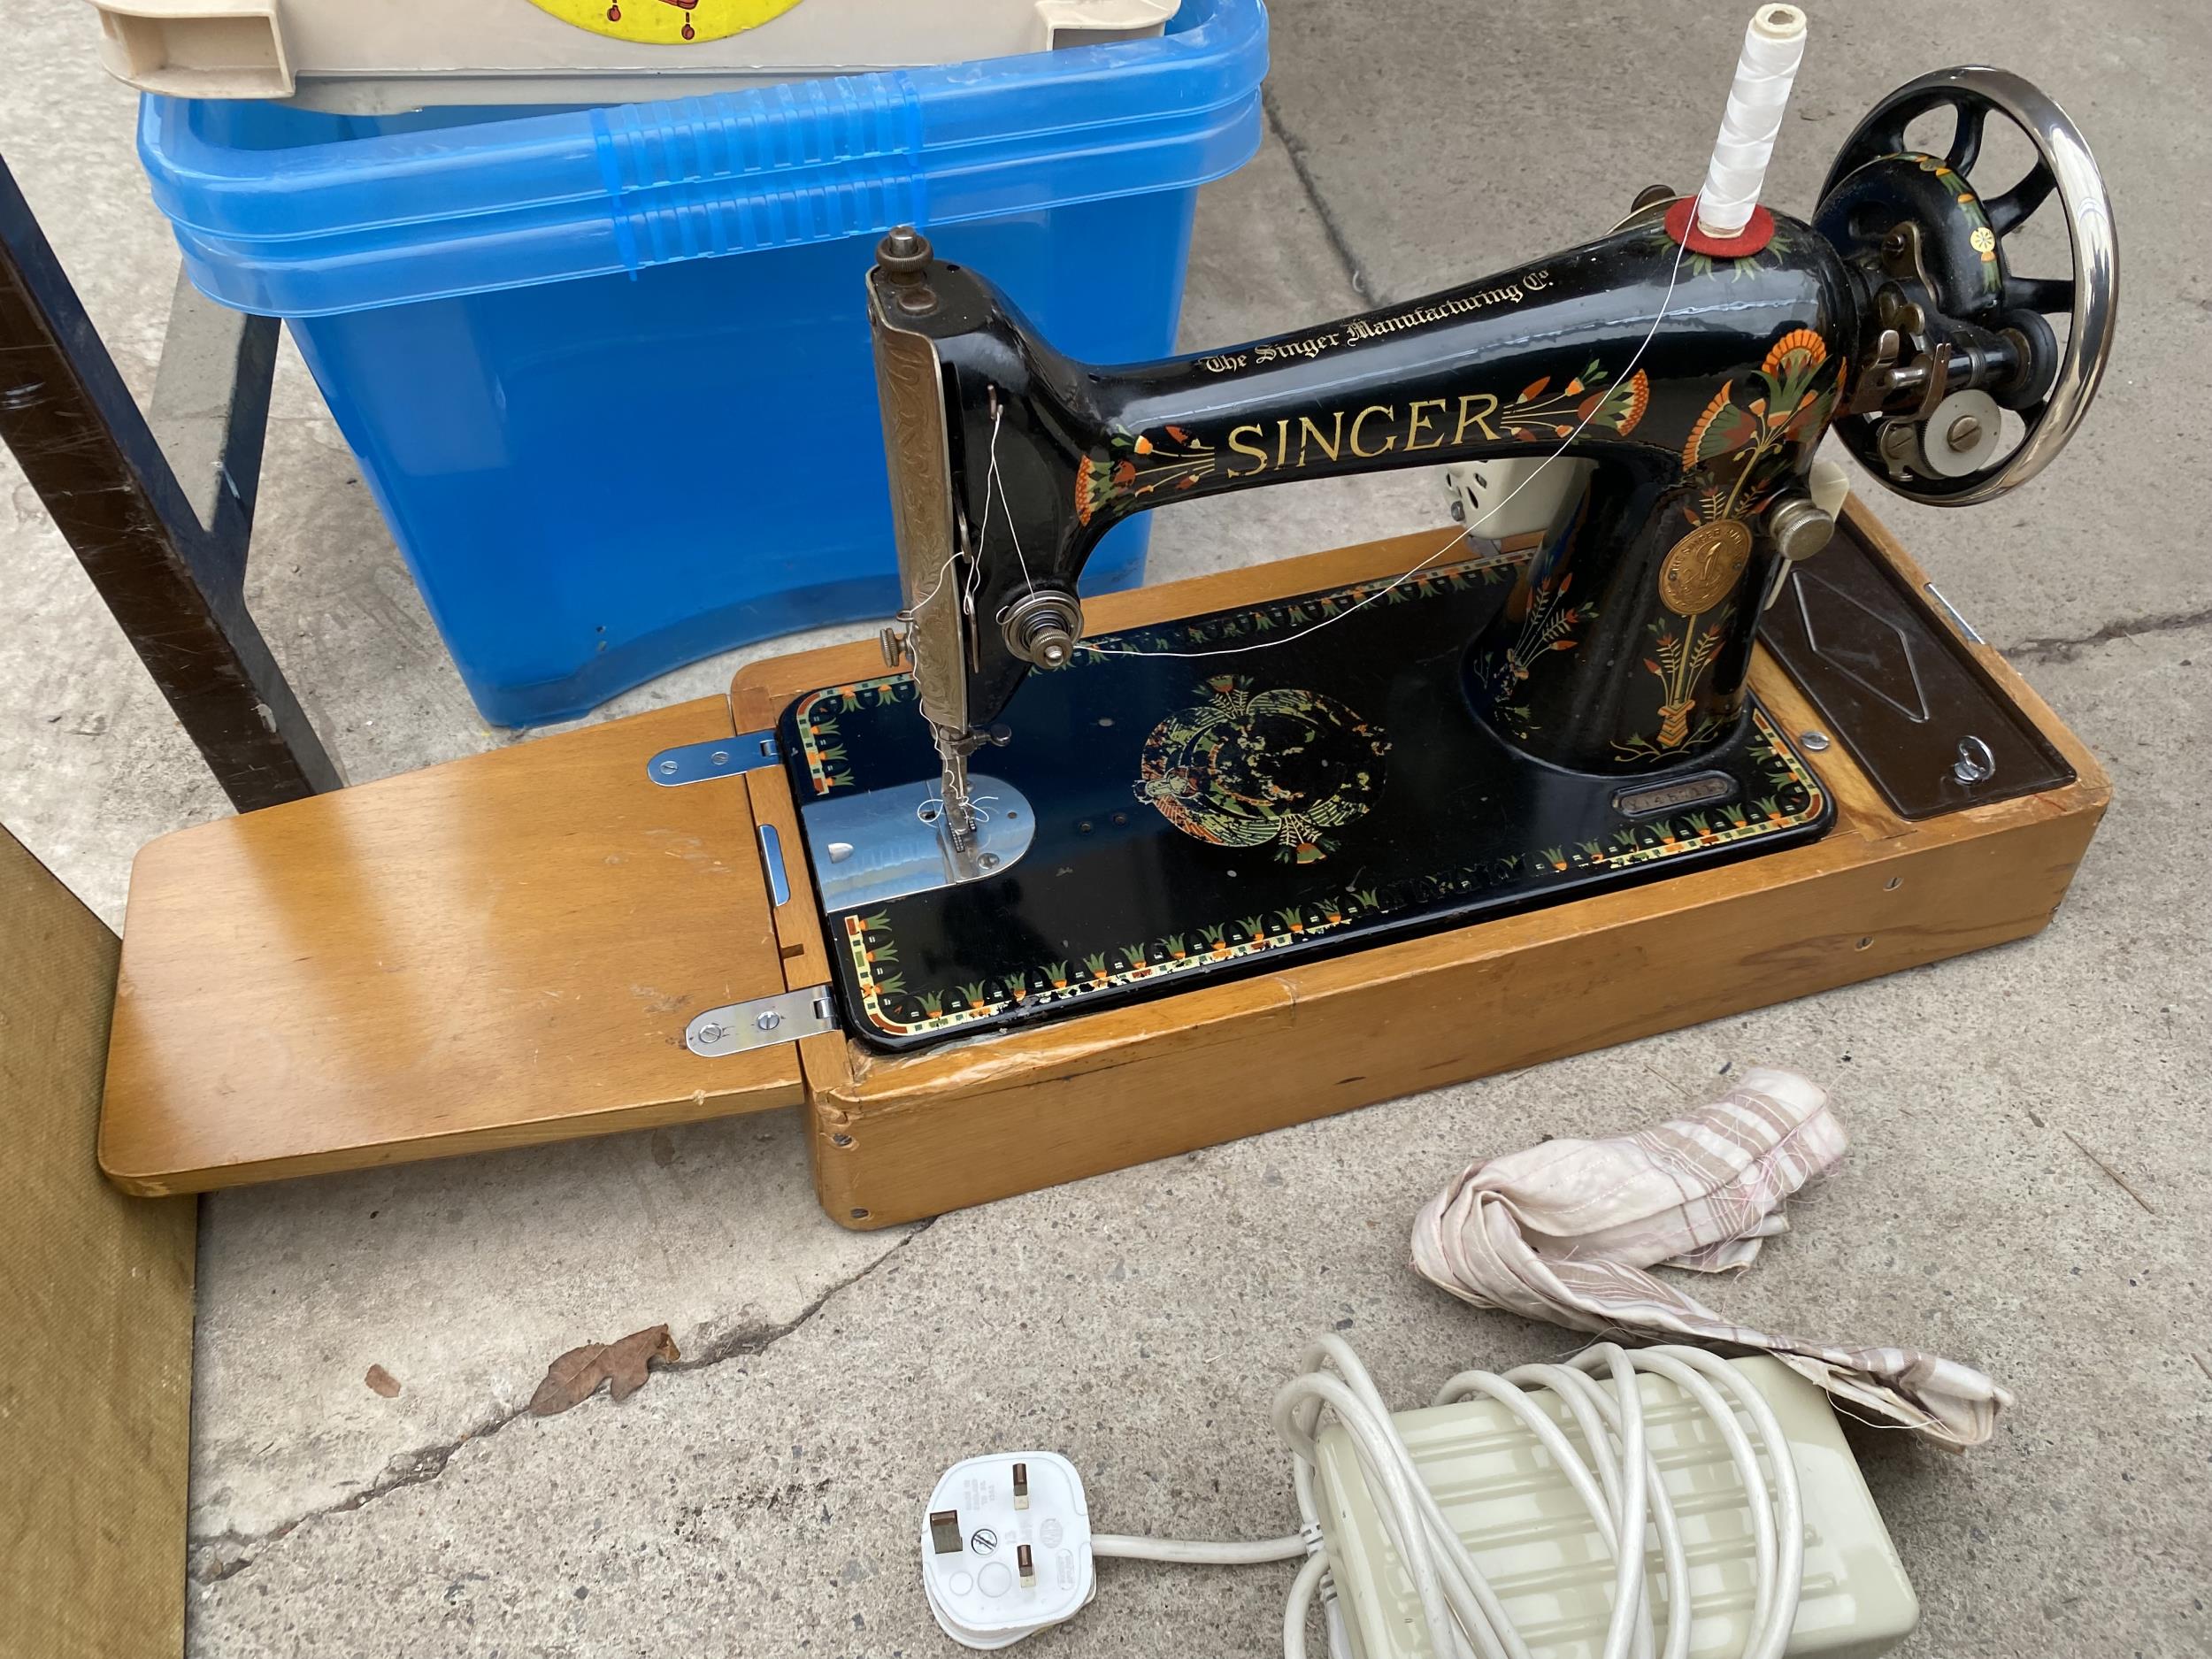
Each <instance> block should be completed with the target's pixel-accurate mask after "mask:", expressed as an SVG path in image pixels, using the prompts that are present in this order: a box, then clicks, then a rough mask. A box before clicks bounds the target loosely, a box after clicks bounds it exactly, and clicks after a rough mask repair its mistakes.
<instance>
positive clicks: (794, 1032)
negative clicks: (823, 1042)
mask: <svg viewBox="0 0 2212 1659" xmlns="http://www.w3.org/2000/svg"><path fill="white" fill-rule="evenodd" d="M837 1029H838V1025H837V1003H836V1002H835V1000H834V999H833V997H832V996H831V995H830V988H829V987H828V986H826V985H810V986H806V987H803V988H802V989H800V990H796V991H780V992H779V993H777V994H776V995H773V996H757V997H755V998H753V1000H752V1001H751V1002H727V1003H725V1004H724V1005H723V1006H722V1007H720V1008H710V1009H708V1010H706V1012H704V1013H703V1014H701V1015H699V1016H698V1017H697V1018H695V1019H693V1020H692V1022H691V1024H690V1025H687V1026H685V1027H684V1047H685V1048H688V1049H690V1050H691V1052H692V1053H694V1054H699V1055H704V1056H707V1057H708V1058H709V1059H713V1058H715V1057H716V1056H720V1055H726V1054H742V1053H744V1052H745V1050H746V1049H748V1048H766V1047H767V1046H768V1045H769V1044H770V1043H773V1042H796V1041H798V1040H799V1039H800V1038H802V1037H818V1036H820V1035H821V1034H822V1033H825V1032H831V1031H835V1030H837Z"/></svg>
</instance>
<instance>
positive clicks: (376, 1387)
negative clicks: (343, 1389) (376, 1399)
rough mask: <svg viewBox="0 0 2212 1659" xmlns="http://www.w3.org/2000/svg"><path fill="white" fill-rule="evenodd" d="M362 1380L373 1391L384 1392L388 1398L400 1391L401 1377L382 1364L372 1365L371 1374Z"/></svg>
mask: <svg viewBox="0 0 2212 1659" xmlns="http://www.w3.org/2000/svg"><path fill="white" fill-rule="evenodd" d="M361 1380H362V1381H363V1382H365V1383H366V1384H368V1386H369V1387H370V1389H371V1390H372V1391H373V1392H374V1393H377V1394H382V1395H383V1396H384V1397H385V1398H386V1399H387V1400H389V1399H391V1398H392V1397H393V1396H395V1395H396V1394H398V1393H399V1379H398V1378H396V1377H395V1376H393V1375H392V1373H391V1372H389V1371H386V1370H385V1369H384V1368H383V1367H382V1366H381V1365H372V1366H370V1367H369V1374H368V1375H367V1376H365V1377H364V1378H363V1379H361Z"/></svg>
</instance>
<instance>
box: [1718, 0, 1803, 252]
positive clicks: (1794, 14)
mask: <svg viewBox="0 0 2212 1659" xmlns="http://www.w3.org/2000/svg"><path fill="white" fill-rule="evenodd" d="M1804 57H1805V14H1804V13H1803V12H1800V11H1799V10H1798V9H1797V8H1796V7H1795V6H1793V5H1763V6H1761V7H1760V8H1759V9H1758V10H1757V11H1756V12H1753V13H1752V15H1751V23H1750V26H1749V27H1747V28H1746V29H1745V30H1744V36H1743V50H1742V51H1741V52H1740V53H1739V54H1738V55H1737V58H1736V78H1735V81H1734V84H1732V86H1731V87H1730V88H1728V108H1727V111H1726V112H1725V113H1724V114H1723V115H1722V117H1721V120H1720V135H1719V136H1718V137H1717V138H1716V139H1714V141H1713V158H1712V160H1711V161H1710V162H1709V164H1707V166H1706V170H1705V188H1703V189H1701V190H1700V191H1699V192H1698V193H1697V227H1698V228H1699V229H1700V230H1701V231H1703V232H1705V234H1707V235H1709V236H1718V237H1723V238H1733V237H1735V236H1739V235H1740V234H1743V228H1744V227H1745V226H1746V225H1747V224H1749V223H1750V222H1751V210H1752V209H1753V208H1755V207H1756V206H1758V205H1759V191H1760V189H1761V188H1762V187H1763V185H1764V184H1765V183H1766V176H1767V160H1768V158H1769V157H1771V156H1772V155H1773V154H1774V139H1775V134H1778V132H1780V131H1781V128H1782V111H1783V109H1784V108H1785V107H1786V105H1787V104H1788V103H1789V101H1790V87H1791V84H1792V83H1793V81H1795V80H1796V79H1797V66H1798V65H1799V64H1800V63H1801V62H1802V61H1803V60H1804Z"/></svg>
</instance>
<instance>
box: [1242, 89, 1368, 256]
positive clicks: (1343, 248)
mask: <svg viewBox="0 0 2212 1659" xmlns="http://www.w3.org/2000/svg"><path fill="white" fill-rule="evenodd" d="M1260 108H1261V110H1262V111H1263V112H1264V113H1265V114H1266V116H1267V127H1268V130H1269V131H1270V132H1271V133H1273V134H1275V136H1276V137H1277V138H1278V139H1279V140H1280V141H1281V142H1282V146H1283V153H1284V154H1285V155H1286V156H1288V157H1290V170H1291V172H1293V173H1295V174H1297V175H1298V184H1299V188H1302V190H1304V191H1305V193H1306V200H1307V201H1309V202H1310V203H1312V204H1313V212H1314V217H1315V218H1317V219H1319V220H1320V221H1321V234H1323V235H1325V236H1326V237H1327V238H1328V239H1329V248H1330V250H1331V251H1332V252H1333V253H1334V254H1335V255H1336V257H1337V263H1338V264H1340V265H1342V266H1343V267H1344V279H1345V280H1346V281H1348V282H1349V283H1350V284H1351V285H1352V292H1353V293H1355V294H1356V295H1358V296H1360V298H1362V299H1363V300H1364V299H1372V298H1373V297H1374V296H1372V295H1371V294H1370V293H1368V291H1367V279H1366V278H1365V277H1364V276H1363V275H1362V274H1361V273H1360V268H1359V260H1358V259H1357V258H1356V257H1355V256H1354V254H1353V252H1352V244H1351V242H1349V241H1348V239H1347V238H1346V236H1345V234H1344V227H1343V226H1342V225H1340V224H1339V223H1338V222H1337V217H1336V214H1335V213H1334V211H1332V210H1331V208H1330V206H1329V204H1328V203H1327V202H1326V201H1325V200H1323V199H1322V196H1321V185H1320V182H1319V181H1318V180H1316V179H1315V178H1314V176H1313V170H1312V169H1311V168H1310V167H1308V166H1307V165H1306V153H1307V152H1306V145H1305V141H1304V140H1303V139H1301V138H1299V137H1297V136H1296V135H1295V134H1293V133H1292V132H1291V130H1290V128H1289V127H1286V126H1285V125H1284V124H1283V115H1282V111H1281V110H1280V109H1279V108H1278V107H1277V105H1276V103H1275V94H1274V92H1273V91H1272V90H1271V89H1270V88H1265V87H1263V88H1261V89H1260Z"/></svg>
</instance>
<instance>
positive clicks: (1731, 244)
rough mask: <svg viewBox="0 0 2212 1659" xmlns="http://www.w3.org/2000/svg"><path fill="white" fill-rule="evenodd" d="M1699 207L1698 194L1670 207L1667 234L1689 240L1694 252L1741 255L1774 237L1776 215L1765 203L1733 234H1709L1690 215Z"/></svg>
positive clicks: (1722, 255) (1733, 256) (1682, 240)
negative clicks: (1739, 231)
mask: <svg viewBox="0 0 2212 1659" xmlns="http://www.w3.org/2000/svg"><path fill="white" fill-rule="evenodd" d="M1695 211H1697V198H1696V197H1695V196H1684V197H1683V198H1682V199H1681V200H1680V201H1678V202H1677V203H1676V204H1674V205H1673V206H1672V207H1671V208H1669V209H1668V210H1667V218H1666V227H1667V234H1668V235H1670V236H1671V237H1673V238H1674V239H1675V241H1677V242H1686V243H1687V244H1688V245H1689V250H1690V251H1691V252H1692V253H1709V254H1711V255H1713V256H1714V257H1716V258H1723V259H1734V258H1740V257H1742V256H1743V255H1745V254H1747V253H1756V252H1758V251H1759V250H1760V249H1762V248H1763V247H1765V246H1766V245H1767V243H1769V242H1772V241H1773V240H1774V215H1773V214H1771V213H1770V212H1768V211H1766V209H1764V208H1763V207H1755V208H1753V209H1752V210H1751V219H1750V221H1749V223H1747V224H1746V225H1745V226H1744V227H1743V231H1742V233H1741V234H1739V235H1734V236H1709V235H1707V234H1705V233H1704V232H1703V231H1701V230H1700V229H1698V227H1697V225H1696V223H1695V221H1694V219H1692V217H1691V215H1692V214H1694V212H1695Z"/></svg>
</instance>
